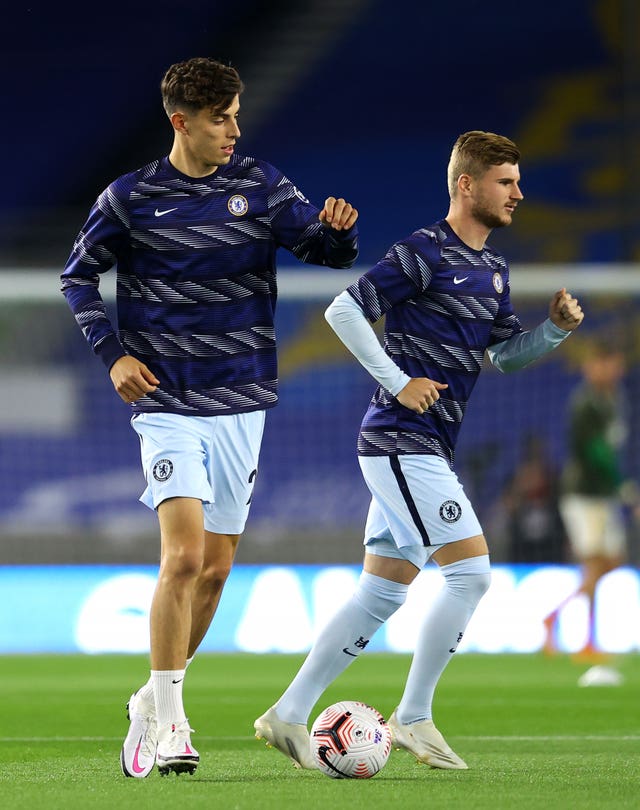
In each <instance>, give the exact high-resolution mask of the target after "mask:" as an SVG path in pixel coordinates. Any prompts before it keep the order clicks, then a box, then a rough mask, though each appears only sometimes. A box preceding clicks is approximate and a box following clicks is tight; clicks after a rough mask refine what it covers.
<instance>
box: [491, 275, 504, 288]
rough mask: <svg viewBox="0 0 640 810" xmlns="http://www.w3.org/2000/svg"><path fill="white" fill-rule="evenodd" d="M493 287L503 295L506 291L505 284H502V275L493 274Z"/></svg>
mask: <svg viewBox="0 0 640 810" xmlns="http://www.w3.org/2000/svg"><path fill="white" fill-rule="evenodd" d="M493 286H494V289H495V291H496V292H497V293H501V292H502V291H503V290H504V284H503V282H502V276H501V275H500V273H494V274H493Z"/></svg>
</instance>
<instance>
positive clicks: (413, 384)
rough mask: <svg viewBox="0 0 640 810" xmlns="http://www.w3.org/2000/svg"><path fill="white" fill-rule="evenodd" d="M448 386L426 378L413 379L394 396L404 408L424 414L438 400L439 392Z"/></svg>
mask: <svg viewBox="0 0 640 810" xmlns="http://www.w3.org/2000/svg"><path fill="white" fill-rule="evenodd" d="M448 387H449V386H448V385H447V384H446V383H439V382H436V381H435V380H430V379H429V378H428V377H413V378H412V379H411V380H409V382H408V383H407V384H406V385H405V387H404V388H403V389H402V391H400V393H399V394H398V395H397V396H396V399H397V400H398V402H399V403H400V404H401V405H404V407H405V408H409V410H411V411H415V412H416V413H424V412H425V411H426V410H427V409H428V408H429V406H431V405H433V403H434V402H437V401H438V400H439V399H440V391H443V390H444V389H445V388H448Z"/></svg>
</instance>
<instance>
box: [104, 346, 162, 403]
mask: <svg viewBox="0 0 640 810" xmlns="http://www.w3.org/2000/svg"><path fill="white" fill-rule="evenodd" d="M109 376H110V377H111V382H112V383H113V387H114V388H115V389H116V391H117V392H118V394H119V395H120V398H121V399H123V400H124V401H125V402H127V403H131V402H135V401H136V400H137V399H140V397H143V396H144V395H145V394H150V393H151V392H152V391H155V390H156V388H157V387H158V385H160V380H158V379H157V378H156V377H155V375H154V374H153V373H152V372H151V371H150V370H149V369H148V368H147V366H145V364H144V363H142V362H141V361H140V360H136V358H135V357H132V356H131V355H130V354H125V355H124V357H119V358H118V359H117V360H116V362H115V363H114V364H113V365H112V366H111V370H110V371H109Z"/></svg>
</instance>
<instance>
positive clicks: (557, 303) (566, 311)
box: [549, 287, 584, 332]
mask: <svg viewBox="0 0 640 810" xmlns="http://www.w3.org/2000/svg"><path fill="white" fill-rule="evenodd" d="M549 317H550V318H551V321H552V322H553V323H554V324H555V325H556V326H559V327H560V329H564V330H565V332H573V330H574V329H577V328H578V327H579V326H580V324H581V323H582V321H583V319H584V312H583V311H582V307H581V306H580V304H579V303H578V300H577V298H574V297H573V296H572V295H571V293H568V292H567V290H566V289H565V287H563V288H562V289H561V290H558V292H557V293H556V294H555V295H554V296H553V298H552V299H551V303H550V304H549Z"/></svg>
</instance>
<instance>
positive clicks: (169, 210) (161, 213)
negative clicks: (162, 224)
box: [155, 208, 178, 217]
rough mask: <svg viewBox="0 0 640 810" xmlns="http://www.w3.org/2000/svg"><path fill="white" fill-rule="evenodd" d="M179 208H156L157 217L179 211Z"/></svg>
mask: <svg viewBox="0 0 640 810" xmlns="http://www.w3.org/2000/svg"><path fill="white" fill-rule="evenodd" d="M177 210H178V209H177V208H167V210H166V211H158V209H157V208H156V210H155V215H156V216H157V217H163V216H164V215H165V214H170V213H171V212H172V211H177Z"/></svg>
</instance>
